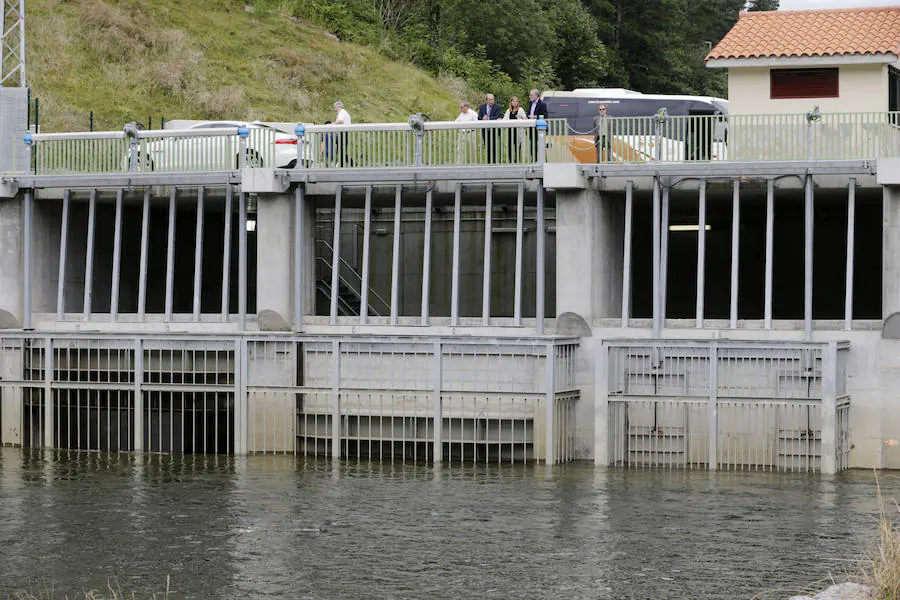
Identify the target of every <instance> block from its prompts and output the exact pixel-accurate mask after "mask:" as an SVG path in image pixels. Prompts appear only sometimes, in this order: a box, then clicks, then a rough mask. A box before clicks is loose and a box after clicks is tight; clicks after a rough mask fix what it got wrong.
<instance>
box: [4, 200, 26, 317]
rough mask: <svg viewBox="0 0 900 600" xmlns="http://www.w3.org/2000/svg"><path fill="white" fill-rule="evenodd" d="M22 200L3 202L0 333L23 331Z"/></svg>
mask: <svg viewBox="0 0 900 600" xmlns="http://www.w3.org/2000/svg"><path fill="white" fill-rule="evenodd" d="M23 197H24V193H22V192H20V193H19V195H18V196H17V197H15V198H12V199H0V329H18V328H20V327H22V317H23V315H22V299H23V295H24V289H23V287H22V285H23V281H24V275H25V274H24V271H23V268H24V266H23V263H22V249H23V246H22V244H23V241H24V235H23V234H24V230H23V227H24V213H23Z"/></svg>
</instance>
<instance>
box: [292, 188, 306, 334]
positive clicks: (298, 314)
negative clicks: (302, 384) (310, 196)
mask: <svg viewBox="0 0 900 600" xmlns="http://www.w3.org/2000/svg"><path fill="white" fill-rule="evenodd" d="M305 193H306V190H305V189H304V187H303V184H302V183H300V184H298V185H297V191H296V192H295V193H294V331H302V330H303V313H304V312H305V310H306V308H305V305H304V302H303V301H304V297H303V294H304V291H305V290H304V285H305V283H306V252H305V249H304V243H305V241H306V239H305V238H304V237H303V236H304V233H305V228H306V217H305V215H304V212H305V210H306V198H305V196H304V194H305Z"/></svg>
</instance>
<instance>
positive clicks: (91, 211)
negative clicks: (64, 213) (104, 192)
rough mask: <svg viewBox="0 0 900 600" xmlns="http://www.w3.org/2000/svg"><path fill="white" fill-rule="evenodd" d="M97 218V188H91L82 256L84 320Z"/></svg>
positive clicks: (91, 281) (88, 312)
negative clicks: (85, 248) (84, 246)
mask: <svg viewBox="0 0 900 600" xmlns="http://www.w3.org/2000/svg"><path fill="white" fill-rule="evenodd" d="M96 220H97V190H91V197H90V200H89V203H88V230H87V250H86V252H85V257H84V304H83V305H82V306H83V309H82V312H83V313H84V316H83V318H84V320H88V319H90V316H91V294H92V293H93V290H92V288H93V287H94V225H95V223H96Z"/></svg>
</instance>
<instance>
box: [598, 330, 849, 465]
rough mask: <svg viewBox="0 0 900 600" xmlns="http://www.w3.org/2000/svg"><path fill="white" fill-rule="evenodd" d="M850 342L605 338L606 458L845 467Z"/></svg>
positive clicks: (626, 462) (622, 462)
mask: <svg viewBox="0 0 900 600" xmlns="http://www.w3.org/2000/svg"><path fill="white" fill-rule="evenodd" d="M848 350H849V344H846V343H837V342H830V343H819V344H814V343H808V344H796V343H747V342H730V341H723V340H718V341H709V342H705V341H691V342H677V341H650V342H630V341H629V342H625V341H623V342H619V341H609V342H607V343H606V344H605V349H604V360H605V361H606V365H605V366H606V368H604V369H602V373H603V375H604V376H605V378H606V381H605V388H606V398H607V399H608V403H609V404H608V438H607V442H608V449H607V451H608V457H607V458H608V462H609V463H610V464H616V465H622V466H632V467H651V468H672V467H678V468H718V469H740V470H750V469H752V470H778V471H819V470H821V471H823V472H826V473H828V472H834V471H837V470H841V469H845V468H848V467H849V464H848V462H849V450H850V442H849V431H850V429H849V406H850V397H849V395H847V394H846V387H845V382H844V378H845V376H846V366H845V364H846V356H847V354H848Z"/></svg>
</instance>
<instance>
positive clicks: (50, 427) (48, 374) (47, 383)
mask: <svg viewBox="0 0 900 600" xmlns="http://www.w3.org/2000/svg"><path fill="white" fill-rule="evenodd" d="M43 408H44V447H45V448H49V449H53V433H54V431H55V430H56V426H55V425H54V423H53V415H54V414H55V413H54V411H53V338H51V337H50V336H47V337H45V338H44V407H43Z"/></svg>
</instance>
